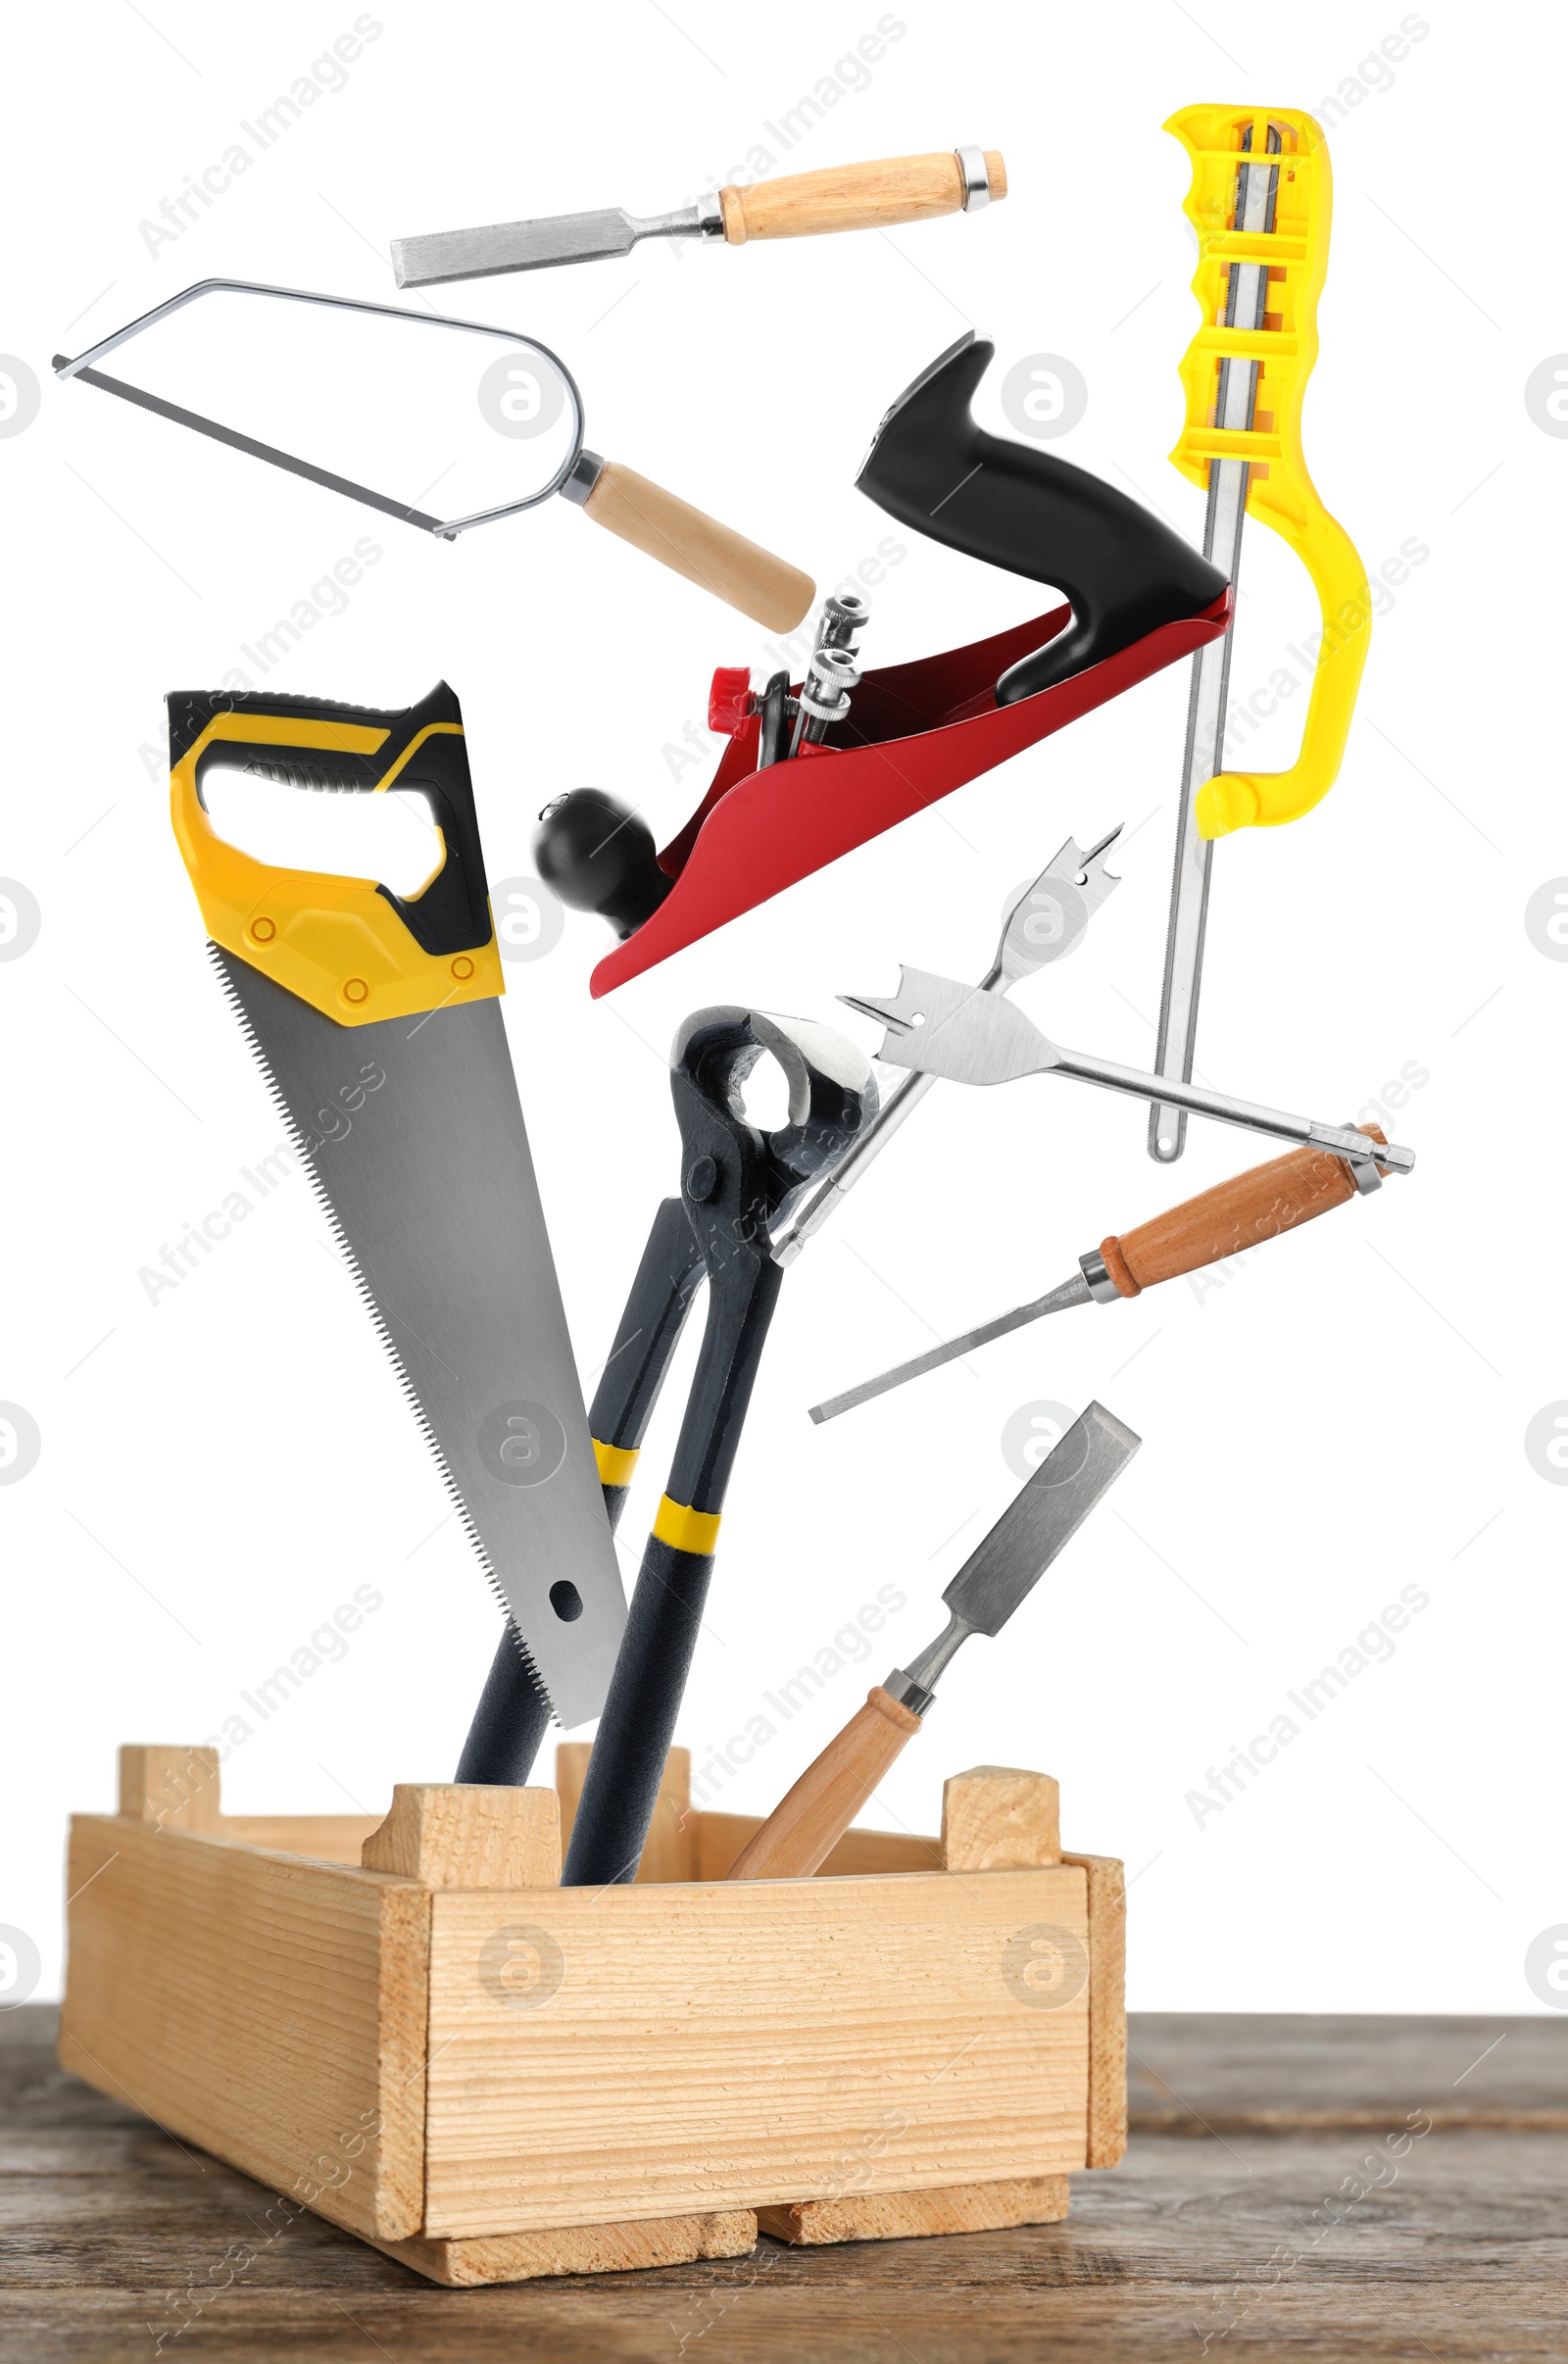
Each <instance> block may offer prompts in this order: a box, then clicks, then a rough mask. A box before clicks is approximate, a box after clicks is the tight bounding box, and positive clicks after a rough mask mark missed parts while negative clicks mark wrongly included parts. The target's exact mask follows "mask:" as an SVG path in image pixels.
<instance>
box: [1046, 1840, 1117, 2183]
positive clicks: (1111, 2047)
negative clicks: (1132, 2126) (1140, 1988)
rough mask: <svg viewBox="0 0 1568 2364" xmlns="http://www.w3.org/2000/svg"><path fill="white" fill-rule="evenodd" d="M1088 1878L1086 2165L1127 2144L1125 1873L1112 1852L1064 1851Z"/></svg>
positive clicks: (1105, 2160)
mask: <svg viewBox="0 0 1568 2364" xmlns="http://www.w3.org/2000/svg"><path fill="white" fill-rule="evenodd" d="M1062 1861H1063V1863H1073V1864H1077V1865H1078V1866H1079V1867H1080V1868H1081V1869H1082V1871H1083V1872H1084V1875H1085V1877H1086V1878H1087V1880H1088V1882H1089V2133H1088V2154H1089V2155H1088V2157H1087V2159H1086V2160H1085V2162H1084V2163H1085V2165H1086V2166H1089V2167H1114V2166H1115V2165H1116V2164H1117V2162H1118V2160H1120V2159H1121V2158H1122V2157H1123V2156H1124V2155H1125V2153H1126V2149H1127V1878H1126V1873H1125V1871H1124V1870H1123V1867H1122V1865H1121V1863H1120V1862H1119V1861H1118V1860H1117V1858H1116V1857H1115V1856H1114V1855H1063V1857H1062Z"/></svg>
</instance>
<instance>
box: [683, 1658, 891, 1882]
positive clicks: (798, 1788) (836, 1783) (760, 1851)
mask: <svg viewBox="0 0 1568 2364" xmlns="http://www.w3.org/2000/svg"><path fill="white" fill-rule="evenodd" d="M919 1729H920V1719H919V1717H918V1716H917V1715H916V1714H915V1713H914V1711H913V1709H912V1708H910V1707H906V1706H904V1705H903V1704H902V1703H901V1701H899V1700H898V1699H894V1697H893V1695H892V1693H891V1692H887V1691H884V1690H883V1688H882V1686H881V1684H880V1683H877V1684H874V1685H873V1686H872V1688H871V1690H869V1691H868V1692H867V1693H866V1695H865V1705H864V1706H863V1707H862V1708H861V1709H860V1711H859V1713H858V1715H853V1716H851V1718H850V1720H849V1722H848V1723H847V1724H846V1725H845V1727H844V1729H843V1731H842V1732H841V1733H839V1734H838V1736H837V1738H836V1739H834V1740H830V1741H829V1742H828V1745H827V1747H826V1748H824V1749H823V1751H822V1753H821V1755H820V1756H819V1757H818V1758H817V1759H816V1761H815V1763H814V1764H809V1765H808V1766H807V1768H806V1771H805V1772H804V1773H803V1774H802V1775H801V1778H800V1780H799V1781H798V1782H797V1783H796V1785H795V1787H794V1789H793V1790H791V1791H790V1793H789V1795H788V1796H787V1797H785V1798H780V1800H779V1802H778V1804H777V1805H776V1806H775V1807H774V1808H773V1811H772V1812H771V1814H769V1816H768V1818H767V1820H766V1821H765V1822H764V1823H763V1825H762V1827H761V1829H760V1831H758V1832H757V1833H756V1834H755V1835H754V1836H753V1837H752V1838H751V1839H749V1840H748V1841H747V1843H746V1845H745V1846H744V1847H742V1849H741V1851H740V1853H739V1854H738V1855H737V1856H736V1858H735V1860H734V1862H733V1863H732V1864H731V1865H730V1867H729V1877H730V1878H731V1879H732V1880H805V1879H809V1876H810V1874H811V1873H812V1872H814V1871H815V1870H816V1868H817V1865H818V1864H819V1863H821V1862H823V1861H824V1860H825V1859H826V1857H827V1856H828V1855H830V1854H831V1853H832V1851H833V1849H834V1847H836V1846H837V1845H838V1843H839V1841H840V1840H841V1839H842V1838H843V1836H844V1834H845V1832H846V1831H847V1830H848V1829H849V1827H850V1825H851V1823H852V1822H853V1821H854V1820H855V1817H856V1815H857V1814H858V1812H859V1810H860V1808H861V1806H863V1805H864V1803H865V1801H866V1799H867V1798H869V1797H870V1795H871V1793H872V1791H873V1790H874V1789H875V1788H876V1785H877V1783H878V1782H879V1781H880V1780H881V1779H882V1776H883V1774H884V1773H885V1772H886V1771H887V1769H888V1767H889V1766H890V1765H891V1764H892V1763H893V1761H894V1759H895V1757H897V1756H898V1754H899V1753H900V1751H901V1749H902V1748H904V1745H905V1743H906V1742H907V1741H910V1740H912V1739H913V1738H914V1736H915V1734H916V1733H917V1732H918V1731H919Z"/></svg>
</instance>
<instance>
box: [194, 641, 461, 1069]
mask: <svg viewBox="0 0 1568 2364" xmlns="http://www.w3.org/2000/svg"><path fill="white" fill-rule="evenodd" d="M169 718H170V750H169V752H170V793H171V803H172V818H173V825H174V836H175V839H176V841H177V843H178V846H179V850H180V854H181V855H182V857H183V859H184V862H185V867H186V870H187V871H188V872H189V875H190V881H191V884H192V886H193V887H194V888H195V890H196V899H197V901H198V903H199V904H200V905H201V911H202V917H203V919H204V920H205V921H206V923H207V932H208V934H209V936H211V938H212V940H213V942H214V943H215V944H219V945H221V947H222V948H223V950H224V951H225V952H227V953H232V954H233V955H234V956H235V957H236V958H237V959H239V960H246V961H248V962H249V963H250V965H251V967H252V968H256V969H260V970H261V971H262V973H263V975H265V976H270V977H271V978H273V979H274V980H275V982H276V983H277V984H279V985H282V986H284V987H286V988H287V990H288V991H289V992H290V993H294V994H297V995H298V996H299V998H300V999H301V1000H302V1001H305V1002H309V1003H310V1004H311V1005H312V1007H313V1008H314V1009H316V1010H320V1011H321V1013H322V1015H323V1016H325V1017H329V1018H332V1019H333V1020H335V1022H336V1023H337V1024H338V1025H340V1026H364V1025H368V1024H371V1023H373V1022H374V1021H375V1020H376V1019H378V1018H396V1017H409V1016H413V1015H415V1014H417V1013H419V1012H423V1011H425V1010H437V1009H445V1008H450V1007H452V1006H453V1005H455V1004H457V1003H461V1002H476V1001H486V1000H490V999H493V998H494V997H495V996H497V995H499V994H501V993H502V992H503V991H504V990H505V987H504V985H503V982H502V974H501V959H500V947H499V946H498V944H497V942H496V935H495V927H494V923H493V921H492V918H491V914H490V905H489V896H488V891H487V889H486V885H485V878H484V857H483V853H482V850H481V848H480V845H479V835H478V822H477V817H476V814H475V812H474V803H473V788H472V783H471V781H470V779H469V776H468V763H467V754H466V746H465V741H464V731H463V717H462V711H461V709H460V708H459V705H458V702H457V699H456V698H455V697H454V695H453V693H452V691H451V690H450V689H448V688H447V687H446V685H445V683H442V684H440V685H439V686H438V687H437V688H436V689H435V690H433V691H432V692H431V693H430V695H429V697H427V698H425V699H424V700H422V701H421V703H420V704H419V705H417V706H413V707H405V708H403V709H401V710H400V711H398V712H390V711H388V712H379V711H373V710H370V709H368V708H364V707H344V706H333V705H331V704H329V703H328V702H327V701H325V700H323V699H317V698H286V697H270V696H268V695H266V694H259V693H255V692H246V693H243V694H235V695H229V694H226V693H224V692H221V691H219V692H205V691H195V692H193V691H173V692H171V694H170V698H169ZM215 766H225V767H234V768H238V769H244V770H254V771H258V772H261V773H263V774H266V775H270V776H271V777H272V778H274V779H278V778H280V779H287V780H288V781H290V782H291V784H293V785H295V786H297V787H301V788H317V789H334V790H348V791H360V792H364V793H370V794H377V793H384V792H385V791H386V790H387V789H389V788H391V787H393V786H394V785H399V786H402V787H405V788H413V787H417V788H418V789H419V790H420V791H421V792H422V793H423V794H424V795H425V797H426V798H427V800H428V802H429V803H430V806H431V810H432V816H433V817H434V819H435V821H436V825H437V832H438V835H439V837H440V840H441V849H442V859H441V862H440V864H439V865H438V867H437V868H436V869H435V870H434V872H433V873H432V874H431V876H430V877H429V878H427V879H426V880H425V882H424V885H423V886H422V887H421V888H420V889H419V891H418V893H417V895H415V896H411V897H408V898H405V897H402V896H398V895H394V894H393V893H392V892H391V890H390V889H389V888H387V887H384V886H382V885H380V884H378V883H377V881H376V880H375V879H373V878H344V877H339V876H336V875H335V874H333V873H331V872H328V871H321V870H287V869H281V868H278V867H276V866H275V865H274V864H272V863H270V862H261V861H259V860H258V859H257V858H256V857H255V856H254V855H251V854H247V853H246V852H245V851H244V850H243V849H242V848H241V847H239V846H236V845H232V844H230V843H229V841H228V840H227V839H226V838H222V837H220V836H219V834H218V832H217V830H216V829H215V828H214V827H213V824H212V820H211V817H210V816H209V813H208V811H207V807H206V803H205V801H204V799H203V795H202V782H203V778H204V776H205V774H206V773H207V772H208V771H209V770H210V769H212V768H214V767H215Z"/></svg>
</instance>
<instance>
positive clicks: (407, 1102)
mask: <svg viewBox="0 0 1568 2364" xmlns="http://www.w3.org/2000/svg"><path fill="white" fill-rule="evenodd" d="M209 949H210V951H211V954H212V958H213V961H214V964H215V966H216V968H217V970H218V973H219V977H220V979H221V983H222V984H223V986H224V988H225V990H226V991H227V993H228V995H229V998H230V1000H231V1002H232V1003H233V1005H234V1007H235V1009H236V1011H237V1013H238V1015H239V1017H240V1020H241V1023H242V1025H243V1027H244V1029H245V1032H246V1034H247V1035H248V1037H249V1039H250V1042H251V1047H252V1049H253V1050H254V1051H255V1053H256V1055H257V1057H258V1059H259V1060H260V1062H261V1066H262V1070H263V1073H264V1075H265V1076H266V1078H267V1081H268V1083H269V1085H270V1088H271V1091H272V1094H273V1097H274V1099H275V1100H276V1102H277V1104H278V1106H279V1108H281V1109H282V1111H283V1113H284V1115H285V1116H286V1118H287V1120H288V1123H289V1128H290V1131H291V1132H292V1134H293V1136H294V1140H295V1144H296V1147H297V1148H298V1149H299V1151H300V1153H301V1155H302V1157H304V1160H305V1162H306V1166H307V1169H308V1171H309V1172H310V1175H311V1178H312V1181H313V1183H314V1185H315V1188H316V1192H317V1195H318V1197H319V1200H320V1202H321V1204H322V1207H324V1209H325V1211H326V1213H327V1215H328V1217H329V1218H330V1220H331V1223H332V1228H333V1230H334V1232H335V1234H336V1236H337V1239H338V1243H339V1245H340V1247H342V1248H343V1249H344V1250H345V1252H346V1253H347V1256H348V1258H349V1262H350V1265H351V1268H352V1270H353V1272H354V1276H355V1279H356V1281H357V1283H358V1285H359V1288H360V1291H361V1293H362V1295H363V1296H364V1298H365V1300H366V1302H367V1304H368V1306H369V1308H370V1311H371V1312H372V1314H373V1315H374V1318H375V1322H376V1326H377V1328H378V1329H379V1330H380V1333H381V1337H382V1340H383V1343H384V1344H385V1345H386V1347H387V1348H388V1350H389V1352H390V1354H391V1355H392V1358H393V1362H394V1364H395V1365H396V1367H397V1370H398V1373H399V1376H400V1378H401V1379H402V1381H403V1385H404V1389H405V1392H406V1393H407V1395H408V1396H409V1398H410V1401H411V1402H412V1404H413V1405H414V1408H415V1410H416V1412H417V1415H418V1419H419V1424H420V1426H421V1427H422V1428H423V1430H424V1433H425V1437H426V1440H427V1442H428V1443H429V1445H430V1446H431V1448H432V1450H433V1451H434V1453H435V1456H436V1461H437V1464H438V1466H439V1468H440V1470H441V1474H442V1476H443V1478H444V1479H445V1481H446V1484H447V1487H448V1490H449V1491H450V1493H451V1494H452V1496H453V1498H454V1500H455V1501H456V1502H457V1505H458V1508H459V1510H460V1512H461V1513H462V1516H463V1521H464V1524H465V1526H466V1529H467V1531H468V1536H469V1540H470V1541H471V1542H472V1544H473V1545H474V1548H475V1550H476V1551H478V1554H479V1557H480V1560H481V1562H482V1564H483V1566H484V1569H485V1572H486V1574H487V1575H488V1576H489V1578H490V1580H491V1582H492V1584H493V1585H494V1586H495V1588H496V1591H497V1593H498V1594H499V1595H500V1597H501V1599H502V1601H503V1602H504V1603H505V1605H506V1607H507V1609H508V1611H509V1612H510V1614H511V1617H512V1619H513V1623H514V1626H515V1630H516V1633H517V1635H518V1638H519V1641H520V1643H521V1645H522V1647H523V1650H524V1652H525V1654H526V1655H527V1657H528V1659H529V1662H530V1664H531V1667H532V1670H533V1673H534V1677H535V1679H536V1681H537V1683H538V1685H539V1688H540V1690H541V1692H542V1693H543V1695H544V1697H545V1699H547V1701H548V1703H549V1704H550V1706H551V1707H552V1709H553V1710H554V1712H555V1714H556V1715H557V1717H558V1718H559V1719H560V1721H561V1722H562V1723H563V1724H564V1725H566V1726H568V1727H569V1726H571V1725H574V1724H580V1723H583V1722H586V1720H587V1719H588V1718H589V1717H590V1716H595V1715H597V1714H598V1713H599V1710H600V1708H601V1706H602V1705H603V1703H604V1698H605V1693H606V1691H607V1690H608V1689H609V1686H610V1677H611V1672H612V1670H613V1666H614V1662H615V1652H616V1650H617V1649H618V1648H619V1645H620V1637H621V1632H622V1629H623V1627H624V1625H625V1620H626V1604H625V1598H624V1595H623V1593H622V1590H621V1584H620V1576H619V1572H618V1569H617V1566H616V1561H615V1551H614V1544H613V1539H612V1536H611V1532H610V1523H609V1520H608V1518H607V1517H606V1514H605V1508H604V1498H603V1494H602V1491H601V1488H600V1483H599V1473H598V1470H597V1468H596V1467H595V1463H594V1456H593V1451H592V1447H591V1444H590V1441H589V1435H588V1422H587V1417H586V1414H585V1413H584V1410H583V1403H582V1392H581V1388H580V1385H579V1382H578V1378H577V1369H576V1364H575V1361H574V1360H573V1357H572V1352H571V1341H570V1338H569V1336H568V1334H567V1330H566V1320H565V1313H564V1308H563V1306H562V1302H561V1292H560V1288H559V1286H558V1284H557V1280H556V1268H555V1260H554V1257H553V1256H552V1255H551V1250H550V1238H549V1233H548V1231H547V1230H546V1228H545V1218H544V1209H543V1207H542V1206H541V1204H540V1200H539V1190H538V1185H537V1183H536V1182H535V1179H534V1171H533V1161H532V1158H531V1157H530V1156H529V1153H528V1138H527V1134H526V1132H525V1131H524V1129H523V1121H522V1110H521V1108H520V1106H519V1105H518V1100H517V1087H516V1081H515V1076H514V1073H513V1067H512V1059H511V1056H510V1054H509V1052H508V1049H507V1037H506V1029H505V1026H504V1024H503V1022H502V1016H501V1005H500V1003H499V1002H498V1001H494V1000H490V1001H479V1002H469V1003H466V1004H463V1005H460V1006H457V1007H454V1008H449V1009H440V1010H431V1011H430V1012H428V1013H427V1014H426V1015H425V1016H423V1017H401V1018H386V1019H382V1020H379V1021H376V1022H372V1023H371V1024H368V1025H365V1026H340V1025H337V1024H335V1023H334V1021H333V1020H332V1019H331V1018H329V1017H325V1016H323V1015H322V1014H321V1012H320V1011H319V1010H315V1009H313V1008H312V1007H311V1005H310V1004H309V1003H308V1002H305V1001H302V1000H301V999H300V998H299V997H298V996H297V995H295V994H292V993H289V992H287V991H285V989H284V988H283V987H282V986H280V985H277V984H274V983H273V981H272V979H271V978H270V977H265V976H262V975H261V974H260V973H259V972H258V971H257V970H256V969H254V968H252V967H251V966H250V965H249V963H248V962H246V961H244V960H237V959H235V958H233V957H232V956H231V955H230V954H228V953H226V952H223V951H222V950H221V949H220V948H219V947H218V946H217V945H212V946H210V947H209Z"/></svg>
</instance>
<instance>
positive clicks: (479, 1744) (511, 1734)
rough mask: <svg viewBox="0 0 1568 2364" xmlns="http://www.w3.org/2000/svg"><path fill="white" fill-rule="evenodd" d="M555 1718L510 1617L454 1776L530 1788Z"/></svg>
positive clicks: (492, 1784)
mask: <svg viewBox="0 0 1568 2364" xmlns="http://www.w3.org/2000/svg"><path fill="white" fill-rule="evenodd" d="M549 1721H550V1710H549V1708H548V1707H547V1706H546V1705H545V1702H544V1700H543V1699H542V1698H541V1697H540V1693H539V1687H538V1685H537V1684H536V1683H535V1681H534V1679H533V1677H532V1675H531V1674H530V1673H529V1671H528V1669H527V1666H526V1665H525V1664H524V1662H523V1655H522V1652H521V1650H519V1649H518V1648H517V1637H516V1635H515V1633H514V1631H513V1629H512V1625H511V1621H510V1620H509V1621H508V1623H507V1625H506V1626H505V1627H504V1629H503V1631H502V1635H501V1640H500V1642H499V1644H498V1645H497V1648H496V1654H495V1658H494V1660H493V1661H492V1664H491V1667H490V1672H489V1675H488V1676H487V1677H486V1680H485V1687H484V1689H483V1691H482V1692H481V1693H480V1694H479V1704H478V1706H477V1707H476V1708H475V1709H474V1715H473V1722H472V1723H471V1724H470V1725H469V1726H468V1737H467V1739H466V1741H465V1742H464V1744H463V1754H462V1755H461V1756H460V1757H459V1759H458V1770H457V1773H456V1774H455V1776H454V1779H455V1780H457V1781H465V1782H480V1783H483V1784H485V1785H486V1786H488V1787H492V1788H495V1789H519V1790H520V1789H522V1788H524V1787H525V1786H526V1784H527V1780H528V1776H529V1774H530V1773H531V1772H532V1771H533V1760H534V1758H535V1757H536V1756H537V1755H538V1753H539V1744H540V1742H541V1741H542V1740H543V1739H544V1736H545V1727H546V1726H547V1725H548V1723H549Z"/></svg>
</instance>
